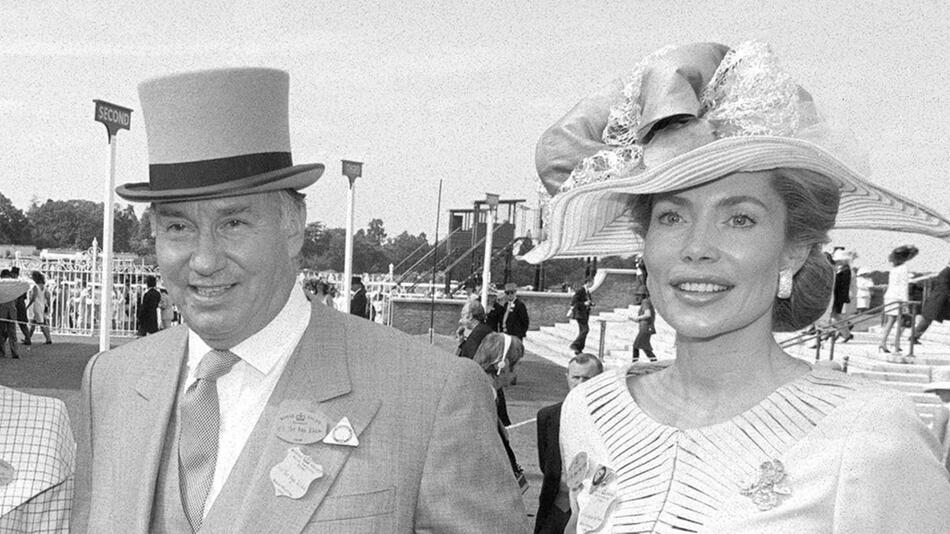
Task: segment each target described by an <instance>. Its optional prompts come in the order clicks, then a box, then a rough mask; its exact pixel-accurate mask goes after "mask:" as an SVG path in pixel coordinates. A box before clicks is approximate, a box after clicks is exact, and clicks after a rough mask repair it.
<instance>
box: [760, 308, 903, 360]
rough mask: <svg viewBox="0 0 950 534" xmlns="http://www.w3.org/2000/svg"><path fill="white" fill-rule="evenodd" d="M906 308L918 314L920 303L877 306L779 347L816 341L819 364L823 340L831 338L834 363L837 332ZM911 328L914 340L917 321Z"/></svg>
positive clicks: (829, 355)
mask: <svg viewBox="0 0 950 534" xmlns="http://www.w3.org/2000/svg"><path fill="white" fill-rule="evenodd" d="M904 306H909V307H910V309H911V311H914V312H916V310H917V309H919V307H920V301H916V300H907V301H901V302H891V303H888V304H884V305H881V306H877V307H876V308H871V309H869V310H865V311H863V312H861V313H858V314H855V315H851V316H849V317H846V318H844V319H841V320H839V321H835V322H832V323H828V324H825V325H821V326H819V325H815V331H814V332H808V333H802V334H799V335H797V336H794V337H791V338H788V339H786V340H784V341H782V342H781V343H779V346H780V347H782V348H787V347H791V346H794V345H800V344H802V343H804V342H806V341H811V340H814V341H815V361H816V362H817V361H818V360H820V359H821V341H822V340H823V339H829V338H830V340H831V346H830V347H829V352H828V359H829V360H832V361H833V360H834V358H835V342H836V341H837V338H838V336H837V332H838V331H839V330H840V329H841V328H842V327H844V326H847V327H849V328H850V327H853V326H854V325H856V324H860V323H863V322H866V321H869V320H871V319H875V318H879V317H880V316H881V315H883V314H885V313H886V312H887V311H889V310H894V309H895V308H896V309H902V308H903V307H904ZM911 315H912V316H914V315H916V313H913V314H911ZM898 320H900V313H898ZM898 328H900V327H898ZM910 328H911V338H912V339H913V338H914V337H916V333H917V323H916V321H913V320H912V321H911V326H910ZM908 356H910V357H911V358H913V357H914V343H913V342H911V343H910V352H909V353H908ZM847 360H848V358H847V356H846V357H845V364H844V370H845V371H847V364H848V361H847Z"/></svg>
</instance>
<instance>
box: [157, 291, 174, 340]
mask: <svg viewBox="0 0 950 534" xmlns="http://www.w3.org/2000/svg"><path fill="white" fill-rule="evenodd" d="M158 292H159V293H161V295H162V299H161V300H160V301H158V309H159V310H160V315H161V319H162V329H163V330H164V329H166V328H171V327H172V324H173V323H174V322H175V305H174V304H172V297H171V295H169V294H168V290H167V289H165V288H164V287H163V288H160V289H159V290H158Z"/></svg>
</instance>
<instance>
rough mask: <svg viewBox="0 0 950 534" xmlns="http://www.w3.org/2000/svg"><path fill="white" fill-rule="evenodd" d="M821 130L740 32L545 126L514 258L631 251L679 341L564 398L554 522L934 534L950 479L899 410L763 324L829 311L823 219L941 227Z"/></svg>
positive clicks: (948, 518) (617, 86)
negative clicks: (564, 503)
mask: <svg viewBox="0 0 950 534" xmlns="http://www.w3.org/2000/svg"><path fill="white" fill-rule="evenodd" d="M830 133H831V130H830V129H829V128H827V125H826V124H824V123H823V122H822V121H821V118H820V116H819V115H818V114H817V112H816V111H815V107H814V104H813V103H812V101H811V97H810V95H809V94H808V93H807V92H805V91H804V90H803V89H801V88H800V87H798V86H797V85H796V84H795V83H793V82H792V81H791V78H790V77H789V76H788V75H787V74H786V73H785V72H784V71H783V70H782V69H781V67H780V66H779V64H778V61H777V60H776V58H775V57H774V55H773V54H772V52H771V50H770V49H769V48H768V47H767V46H765V45H763V44H761V43H754V42H753V43H743V44H741V45H739V46H738V47H736V48H735V49H729V48H728V47H725V46H722V45H717V44H712V43H702V44H695V45H687V46H681V47H667V48H664V49H662V50H660V51H658V52H656V53H654V54H652V55H650V56H648V57H647V58H646V59H644V60H643V61H641V62H640V63H639V64H638V65H637V66H636V67H635V68H634V70H633V71H632V73H631V74H630V75H629V76H628V77H627V78H626V79H625V80H620V81H617V82H614V83H612V84H610V85H608V86H607V87H606V88H604V89H603V90H602V91H600V92H598V93H597V94H595V95H592V96H591V97H589V98H587V99H585V100H583V101H581V103H579V104H578V105H577V106H575V108H574V109H572V110H571V111H570V112H569V113H568V114H567V115H566V116H565V117H564V118H563V119H561V121H559V122H558V123H557V124H556V125H555V126H554V127H552V128H550V129H549V130H548V131H546V132H545V134H544V136H542V138H541V141H540V143H539V145H538V153H537V162H538V171H539V175H540V177H541V179H542V181H543V182H544V183H545V187H546V189H547V191H548V192H549V193H550V194H552V195H553V197H552V198H551V199H550V201H549V203H548V205H547V209H546V213H545V227H546V229H547V231H548V235H547V239H546V240H545V241H543V242H541V243H539V244H538V245H537V246H536V247H535V248H534V249H533V250H532V251H531V252H530V253H528V254H526V255H525V259H527V260H529V261H533V262H537V261H542V260H544V259H548V258H551V257H557V256H562V257H572V256H574V257H576V256H583V255H599V256H606V255H613V254H617V255H627V256H629V255H631V254H634V253H638V252H642V255H643V259H644V262H645V265H646V267H647V270H648V271H649V273H650V276H649V277H648V278H647V287H648V289H649V291H650V295H651V297H652V300H653V304H654V306H655V308H656V311H657V312H658V313H659V314H660V315H662V316H663V318H664V319H665V320H666V322H667V323H669V324H670V326H671V327H672V328H673V329H674V330H675V332H676V358H675V361H674V362H673V364H672V365H670V366H669V367H666V368H665V369H663V370H660V371H657V372H654V373H651V374H646V375H627V374H625V373H622V372H621V373H604V374H602V375H600V376H598V377H596V378H593V379H591V380H590V381H588V382H587V383H585V384H583V385H581V386H579V387H577V388H575V389H574V390H572V391H571V392H570V394H568V396H567V399H566V400H565V402H564V405H563V408H562V415H561V451H562V457H563V458H564V462H565V465H567V466H568V468H567V470H566V471H565V473H566V475H565V477H566V481H567V484H568V486H569V487H570V488H571V500H572V509H573V512H574V513H573V515H572V518H573V519H572V521H573V522H574V524H573V525H569V530H568V532H575V531H576V532H592V531H596V532H598V533H600V532H624V533H628V532H638V533H640V532H673V531H677V532H680V531H682V532H695V533H711V532H716V533H725V532H728V533H733V534H736V533H761V532H768V533H799V532H835V533H916V532H944V531H946V528H947V525H948V524H950V483H948V481H947V476H946V472H945V471H944V470H943V469H942V468H941V466H940V462H939V457H938V445H937V443H936V440H935V439H934V438H933V436H932V435H931V434H930V432H929V430H928V429H927V428H926V427H925V426H924V425H923V424H922V423H921V421H920V420H919V418H918V417H917V416H916V414H915V412H914V407H913V404H912V403H911V402H910V400H909V399H907V398H906V397H904V396H903V395H902V394H900V393H897V392H894V391H890V390H887V389H884V388H881V387H879V386H878V385H876V384H874V383H871V382H868V381H865V380H862V379H858V378H853V377H851V376H849V375H846V374H843V373H840V372H837V371H832V370H828V369H821V368H816V369H812V368H811V366H810V365H809V364H808V363H806V362H805V361H803V360H799V359H796V358H794V357H792V356H790V355H789V354H787V353H785V352H784V351H783V350H782V348H781V347H780V346H779V345H778V344H777V343H776V342H775V338H774V336H773V332H775V331H794V330H798V329H801V328H804V327H806V326H807V325H809V324H811V323H812V322H814V321H815V320H816V319H817V318H818V317H819V316H820V315H821V314H822V313H823V312H824V311H825V309H826V308H827V306H828V301H829V297H830V295H831V290H832V284H833V270H832V268H831V266H830V265H829V264H828V262H827V260H826V259H825V258H824V256H823V255H822V253H821V246H822V244H823V243H826V242H827V241H828V237H827V232H828V230H829V229H830V228H831V227H832V226H833V225H835V223H836V220H837V224H839V225H841V226H844V227H849V228H874V229H894V228H898V227H899V228H900V229H901V230H903V231H913V232H919V233H926V234H929V235H935V236H939V237H944V238H946V237H947V236H950V221H948V220H946V219H945V218H943V217H941V216H939V215H937V214H936V212H934V211H933V210H929V209H927V208H925V207H922V206H919V205H916V204H914V203H912V202H910V201H909V200H906V199H904V198H903V197H899V196H897V195H894V194H892V193H890V192H888V191H886V190H884V189H881V188H880V187H877V186H875V185H873V184H870V183H869V182H868V181H867V180H866V179H865V178H864V177H863V176H862V175H860V174H858V173H857V172H856V171H854V170H853V163H852V164H848V163H846V162H845V160H844V158H845V156H844V155H842V156H840V157H839V156H835V155H833V153H832V152H829V150H830V149H832V148H834V147H835V146H839V147H840V143H839V144H838V145H835V144H834V143H831V142H830V141H832V140H834V139H836V138H834V137H831V136H830V135H829V134H830ZM838 139H840V138H838ZM822 147H824V148H822ZM835 153H838V154H846V153H845V152H843V151H840V150H836V152H835Z"/></svg>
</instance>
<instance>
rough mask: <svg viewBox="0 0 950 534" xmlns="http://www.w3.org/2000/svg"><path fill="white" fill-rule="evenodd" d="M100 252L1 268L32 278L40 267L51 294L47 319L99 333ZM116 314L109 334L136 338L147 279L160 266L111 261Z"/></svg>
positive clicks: (66, 330)
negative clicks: (140, 305) (13, 268)
mask: <svg viewBox="0 0 950 534" xmlns="http://www.w3.org/2000/svg"><path fill="white" fill-rule="evenodd" d="M101 261H102V258H101V254H100V253H99V251H96V252H95V253H94V252H93V251H92V249H90V250H87V251H85V252H78V253H76V254H72V255H69V256H66V255H61V256H59V257H54V258H50V257H41V258H33V257H28V258H22V257H18V258H15V259H11V260H9V261H8V262H7V264H6V265H4V266H3V268H5V269H6V268H10V267H14V266H16V267H19V268H20V275H21V276H26V277H29V275H30V273H32V272H33V271H40V272H41V273H43V275H44V276H45V277H46V289H47V290H48V291H49V293H50V302H49V314H48V315H49V322H50V328H51V330H52V331H53V332H55V333H59V334H79V335H94V334H95V333H97V332H98V331H99V315H100V309H101V296H100V295H101V291H102V271H101V265H102V264H101ZM112 265H113V268H112V318H111V324H110V325H109V328H110V333H111V334H110V335H112V336H134V335H135V334H136V331H137V330H138V321H137V317H138V309H139V303H140V302H141V300H142V294H143V293H145V290H146V287H145V278H146V277H147V276H155V277H156V278H158V279H160V278H161V277H160V276H159V273H158V270H157V269H156V268H155V267H152V266H149V265H143V264H141V263H135V261H134V260H131V259H114V260H113V262H112Z"/></svg>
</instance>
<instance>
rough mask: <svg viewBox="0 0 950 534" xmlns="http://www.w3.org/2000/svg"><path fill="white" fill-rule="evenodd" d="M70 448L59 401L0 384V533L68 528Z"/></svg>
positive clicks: (72, 454) (72, 445)
mask: <svg viewBox="0 0 950 534" xmlns="http://www.w3.org/2000/svg"><path fill="white" fill-rule="evenodd" d="M75 450H76V445H75V442H74V441H73V434H72V430H70V427H69V416H68V415H67V413H66V405H65V404H63V401H61V400H59V399H53V398H49V397H38V396H34V395H27V394H25V393H20V392H19V391H16V390H13V389H9V388H6V387H3V386H0V532H4V533H7V532H10V533H18V532H23V533H27V532H47V533H58V532H62V533H66V532H69V513H70V509H71V505H72V498H73V465H74V464H73V462H74V459H75Z"/></svg>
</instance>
